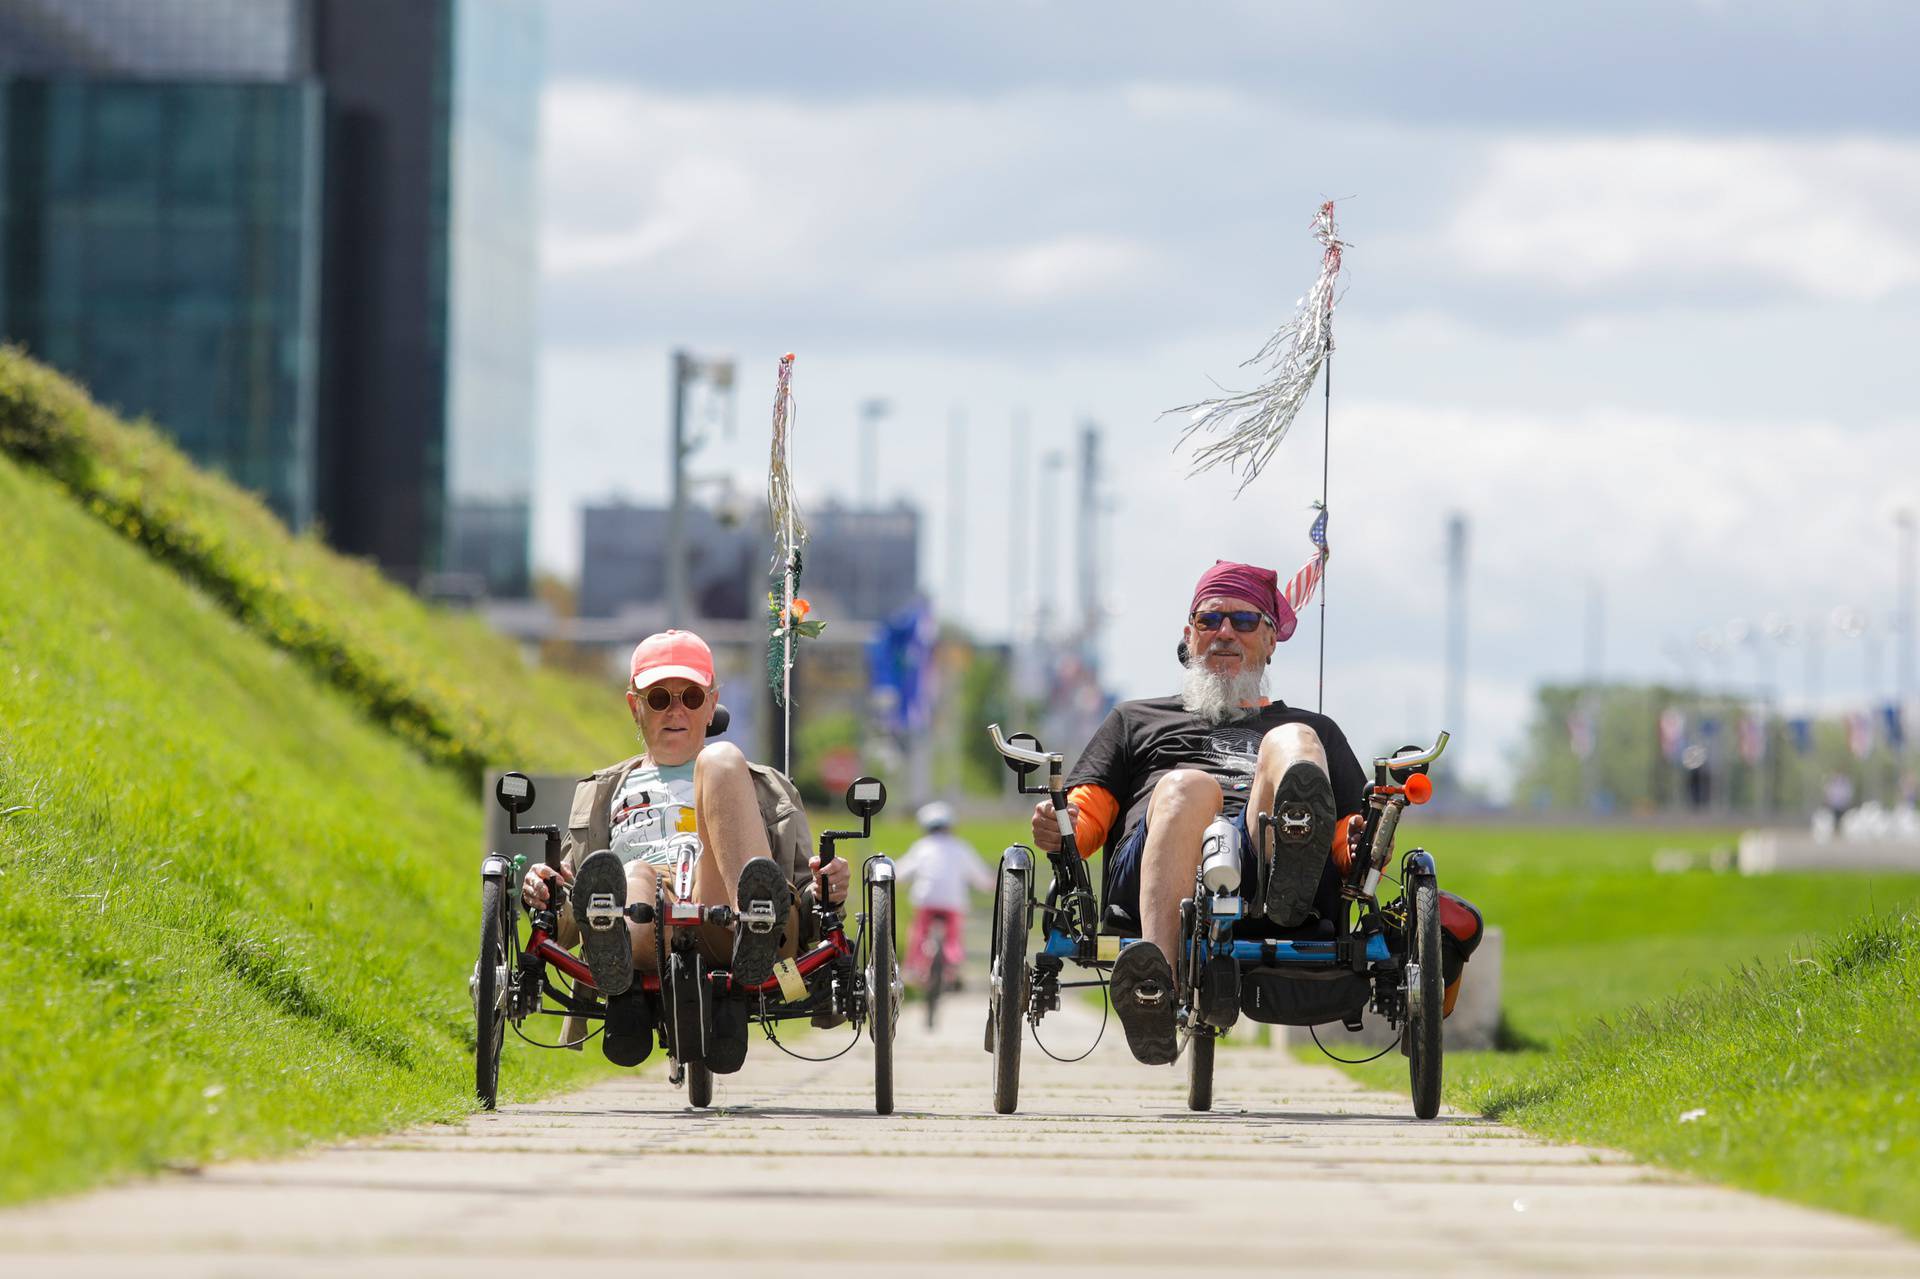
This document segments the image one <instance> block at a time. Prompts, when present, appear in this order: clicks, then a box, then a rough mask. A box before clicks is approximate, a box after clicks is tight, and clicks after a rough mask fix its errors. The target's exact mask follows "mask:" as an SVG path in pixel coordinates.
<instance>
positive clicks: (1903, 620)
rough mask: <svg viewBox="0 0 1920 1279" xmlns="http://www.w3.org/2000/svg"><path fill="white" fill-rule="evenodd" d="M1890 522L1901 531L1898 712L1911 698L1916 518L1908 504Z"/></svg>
mask: <svg viewBox="0 0 1920 1279" xmlns="http://www.w3.org/2000/svg"><path fill="white" fill-rule="evenodd" d="M1893 523H1894V526H1895V527H1896V528H1898V529H1899V530H1900V652H1899V657H1898V661H1899V671H1900V677H1899V678H1900V683H1899V693H1900V713H1901V714H1902V715H1904V714H1906V713H1907V703H1908V702H1910V701H1912V700H1913V652H1914V616H1913V593H1914V581H1913V538H1914V526H1915V519H1914V513H1913V509H1912V508H1911V507H1905V508H1902V509H1901V510H1900V511H1898V512H1896V513H1895V514H1894V517H1893Z"/></svg>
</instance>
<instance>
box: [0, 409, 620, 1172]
mask: <svg viewBox="0 0 1920 1279" xmlns="http://www.w3.org/2000/svg"><path fill="white" fill-rule="evenodd" d="M109 425H111V424H109ZM141 447H142V448H143V449H144V448H145V447H146V446H145V445H144V444H143V445H142V446H141ZM143 456H144V458H145V461H146V462H147V463H151V465H152V468H153V469H152V471H151V472H150V473H149V480H148V481H147V482H151V483H154V484H159V483H160V480H159V479H158V478H154V477H155V476H158V475H160V474H162V473H164V474H165V475H167V476H172V475H173V468H174V467H175V466H176V465H177V460H176V459H174V458H172V457H171V456H169V455H168V454H167V453H165V452H164V451H158V450H156V451H152V452H149V453H146V454H144V455H143ZM189 489H190V490H191V491H190V495H189V496H185V497H181V498H180V499H178V500H179V501H181V502H182V503H198V502H205V503H207V505H206V506H205V507H203V508H201V509H199V510H197V512H196V513H195V516H194V518H195V519H196V520H199V521H201V522H203V523H207V524H217V523H218V522H219V521H220V520H222V519H225V518H227V517H228V516H229V515H233V514H234V508H233V495H232V494H231V493H230V492H229V491H227V490H224V489H222V488H220V487H219V486H213V487H212V488H208V487H207V485H206V484H205V483H203V482H202V481H200V480H193V481H192V483H191V484H190V485H189ZM257 515H258V512H257V511H256V512H249V511H247V510H246V509H244V506H242V507H240V508H239V510H238V516H237V517H236V523H235V524H234V525H233V526H232V527H231V528H229V529H228V530H227V533H226V536H230V537H231V538H233V539H235V541H236V544H237V543H238V542H241V541H247V540H250V539H253V538H256V537H261V538H264V539H265V541H266V542H267V543H268V545H267V548H266V549H265V550H264V551H261V552H260V555H261V560H262V562H271V563H272V564H273V565H274V568H273V571H274V572H275V573H281V574H284V576H282V577H279V578H277V579H276V589H279V590H282V592H283V594H284V597H285V598H288V599H301V600H305V601H307V602H308V604H309V605H310V606H312V607H315V608H321V609H322V610H323V612H324V613H325V614H327V615H328V617H329V624H330V625H331V624H334V623H338V626H339V630H338V631H337V633H338V634H340V635H342V636H356V635H358V634H359V633H360V630H361V629H362V628H365V629H367V630H369V631H375V630H378V631H381V632H382V635H383V638H382V639H381V640H380V644H379V652H380V653H381V654H382V657H381V658H380V659H379V660H380V661H381V662H384V663H386V665H385V667H384V669H387V670H389V671H391V672H396V673H400V674H404V673H405V672H408V671H413V670H425V671H431V670H436V669H437V670H439V671H440V672H442V673H443V674H444V676H445V677H446V679H447V680H448V682H449V683H450V684H454V685H455V686H456V687H458V686H464V685H465V684H467V683H468V682H469V681H468V680H467V679H466V678H465V677H464V676H463V672H470V671H475V670H477V671H478V672H480V674H479V675H478V677H477V678H476V679H474V680H473V681H472V682H473V683H474V684H475V685H476V686H477V687H478V688H479V689H481V690H482V691H484V692H486V693H487V694H488V695H489V696H491V695H493V694H494V693H501V694H502V695H503V697H505V696H506V695H507V694H511V693H512V691H513V690H512V689H511V688H507V687H503V686H508V685H512V684H513V683H514V682H515V681H516V680H519V679H527V680H528V682H529V683H530V684H531V685H532V686H533V687H535V688H539V687H550V686H551V683H550V682H549V681H548V680H546V679H545V677H529V676H528V675H527V673H526V672H525V671H524V670H523V669H521V668H520V664H519V659H518V656H517V654H514V653H513V652H512V651H511V650H510V649H508V650H507V651H505V652H504V653H502V652H500V651H499V650H500V649H501V648H502V647H503V646H501V645H498V644H492V645H491V646H490V645H489V644H488V643H486V642H483V641H482V640H481V638H480V637H478V636H474V635H472V634H471V633H470V632H469V630H468V628H466V627H464V626H462V625H448V624H446V622H445V620H444V619H441V618H438V617H437V616H435V615H431V614H429V613H428V612H427V611H426V610H422V609H419V608H418V607H417V606H414V605H411V604H410V603H408V602H401V601H396V600H395V599H394V598H393V596H394V595H395V594H396V593H395V592H393V591H392V589H391V588H388V587H385V586H383V585H380V584H378V583H377V582H375V581H373V580H372V579H371V578H370V576H368V575H366V574H365V573H364V572H363V570H361V569H360V568H358V567H357V566H352V565H341V564H339V563H337V562H328V561H326V560H325V559H323V558H322V556H323V552H322V551H321V550H320V548H318V547H317V546H315V545H314V544H312V543H309V542H305V541H301V540H299V539H291V538H288V537H286V535H285V534H284V533H280V534H279V535H278V541H277V542H275V541H273V536H272V530H271V529H267V530H266V531H265V532H264V533H263V532H262V531H261V529H260V528H259V527H257V526H256V525H255V524H254V523H253V521H254V520H255V518H256V517H257ZM124 534H125V530H120V531H119V532H114V531H110V530H109V529H108V528H106V527H104V526H103V525H102V523H101V521H100V519H99V518H98V515H97V512H91V511H89V510H87V509H86V508H85V507H83V506H81V505H78V504H76V503H75V502H74V501H73V500H72V496H71V490H70V487H69V488H64V489H63V486H62V484H61V483H59V482H56V481H55V480H54V479H52V478H50V477H49V476H47V475H45V474H41V473H36V472H34V471H29V470H26V469H23V468H21V467H20V466H17V465H15V464H14V463H13V462H11V461H9V460H8V459H7V458H5V457H0V546H4V547H5V548H6V557H5V564H4V566H3V567H0V917H4V918H5V919H6V921H7V923H8V931H9V935H8V938H7V943H8V944H7V945H6V946H5V947H4V948H0V1028H3V1029H0V1200H13V1199H20V1198H23V1197H28V1196H31V1195H36V1194H43V1193H52V1192H57V1191H63V1190H71V1189H75V1188H78V1187H81V1186H84V1185H87V1184H91V1183H94V1182H98V1181H101V1180H104V1179H109V1178H112V1177H115V1176H119V1175H124V1174H127V1173H131V1172H135V1171H139V1170H145V1169H152V1168H156V1167H159V1166H162V1165H166V1164H173V1163H181V1162H185V1163H192V1162H196V1161H200V1160H205V1159H213V1158H219V1157H226V1156H237V1155H243V1154H256V1153H262V1152H266V1151H273V1150H280V1149H285V1148H288V1147H290V1146H292V1145H295V1144H297V1143H300V1142H303V1141H306V1140H309V1139H314V1138H324V1137H332V1136H336V1135H339V1134H344V1133H353V1132H365V1131H372V1130H376V1129H382V1128H387V1127H391V1126H393V1125H396V1124H399V1123H402V1122H406V1121H411V1120H416V1119H420V1118H423V1117H429V1116H439V1115H452V1114H455V1113H458V1112H460V1111H462V1110H464V1109H466V1108H468V1106H469V1105H470V1104H471V1103H470V1101H469V1095H470V1091H471V1058H470V1055H469V1054H470V1051H471V1042H472V1028H471V1026H472V1022H471V1014H470V1012H469V1004H468V999H467V992H466V977H467V973H468V971H469V970H470V968H471V966H472V963H473V954H474V947H475V944H476V940H477V939H476V935H475V934H476V922H477V921H476V916H477V914H478V909H477V901H478V891H477V889H478V884H477V880H478V876H477V875H476V873H475V872H476V870H477V868H478V861H479V857H478V854H479V852H480V849H479V840H480V820H481V813H480V808H479V803H478V800H479V796H478V794H477V788H476V787H475V786H474V785H472V784H471V783H470V782H469V781H468V779H467V778H466V776H465V775H464V772H465V770H464V769H463V768H460V767H449V766H448V762H449V761H450V760H452V759H454V757H453V756H450V755H448V754H447V753H446V752H434V751H423V750H422V749H420V741H419V739H417V738H413V739H406V738H403V737H401V736H398V735H395V734H394V733H392V732H390V731H388V730H387V728H386V726H385V725H383V724H382V723H381V722H379V721H378V720H374V719H370V718H369V716H368V713H367V712H368V708H367V705H366V703H364V702H363V701H361V700H359V699H358V698H356V697H354V696H351V695H350V694H347V693H343V690H342V689H341V688H340V686H339V685H338V684H336V683H335V682H334V681H333V680H331V679H329V678H328V677H327V675H326V674H325V673H324V672H322V671H320V670H318V669H316V668H315V667H314V666H312V665H311V664H309V663H308V662H307V661H306V660H304V659H303V657H302V656H301V655H299V654H298V653H296V652H294V651H292V650H291V649H289V648H286V647H276V646H275V645H274V644H272V643H269V642H265V641H264V640H263V638H262V636H261V634H260V632H259V630H258V629H257V619H253V618H246V619H240V618H236V617H235V616H234V614H233V613H232V612H231V611H230V607H229V602H228V601H227V600H226V599H225V598H223V597H222V596H221V595H220V594H219V593H218V592H217V591H216V590H213V589H210V588H196V587H194V586H190V585H188V584H187V583H186V582H183V581H182V579H181V577H180V576H179V575H177V574H176V573H175V572H173V571H170V569H169V568H168V567H164V566H163V565H162V564H161V563H157V562H156V561H155V559H154V558H152V557H151V556H150V555H148V554H147V553H146V551H147V549H148V547H147V546H146V545H145V544H144V543H142V542H141V541H140V540H139V539H137V538H134V539H130V538H129V537H128V536H125V535H124ZM322 602H323V603H322ZM388 628H391V629H388ZM591 694H592V690H590V689H588V690H585V691H580V690H575V691H573V692H571V693H569V694H567V695H566V700H568V701H569V702H570V703H571V704H573V705H577V706H581V707H584V706H586V705H588V704H589V703H590V701H591ZM458 695H464V694H449V695H448V696H449V698H450V699H453V698H455V697H456V696H458ZM517 696H518V697H519V709H518V710H516V711H515V715H516V717H521V716H523V717H524V718H515V719H514V720H513V721H511V728H512V732H511V733H506V732H504V731H503V733H502V734H501V741H502V742H506V743H507V747H508V748H510V749H512V750H514V751H515V752H516V753H515V755H514V756H511V757H512V758H516V759H520V760H526V761H528V762H529V763H532V764H534V765H535V766H546V767H559V768H572V767H583V766H585V765H588V764H592V763H595V762H599V761H601V760H603V759H605V758H611V757H613V756H615V755H616V754H618V753H620V752H621V751H623V750H624V749H625V739H626V737H627V733H626V732H625V731H624V730H623V729H622V728H621V720H620V718H619V716H618V715H617V714H613V713H611V712H609V713H608V714H607V715H606V717H605V720H606V722H605V726H604V729H600V728H598V727H594V728H589V726H587V725H586V724H585V722H584V715H582V716H581V717H579V722H568V721H567V720H566V718H565V717H559V718H558V719H556V718H554V717H550V716H546V715H544V714H541V713H537V708H536V707H534V706H532V705H529V704H527V698H528V696H529V695H527V694H524V693H522V694H519V695H517ZM506 700H512V699H511V698H507V699H506ZM454 704H456V702H455V701H454V700H449V701H448V702H447V703H446V705H448V706H452V705H454ZM613 709H614V710H617V709H618V708H617V707H616V708H613ZM502 722H503V723H506V722H507V721H505V720H503V721H502ZM508 739H511V740H510V741H509V740H508ZM470 749H471V744H470ZM489 749H491V747H489ZM436 758H437V759H439V760H440V761H441V762H438V763H436V762H434V760H435V759H436ZM596 1058H597V1054H592V1055H587V1056H584V1057H583V1056H577V1055H575V1054H568V1053H547V1054H537V1053H533V1052H531V1051H525V1050H523V1051H520V1052H518V1053H517V1054H516V1056H515V1058H514V1060H513V1061H512V1062H511V1063H510V1068H509V1070H508V1072H507V1076H506V1079H505V1081H504V1082H505V1084H506V1086H507V1088H508V1090H509V1091H510V1092H518V1093H521V1094H525V1093H528V1092H530V1091H533V1090H536V1089H541V1088H545V1087H549V1086H551V1085H552V1084H554V1083H556V1082H558V1081H559V1080H561V1079H563V1078H565V1077H568V1076H570V1075H572V1074H576V1073H578V1072H580V1071H582V1070H585V1069H590V1068H592V1066H593V1064H594V1061H595V1059H596Z"/></svg>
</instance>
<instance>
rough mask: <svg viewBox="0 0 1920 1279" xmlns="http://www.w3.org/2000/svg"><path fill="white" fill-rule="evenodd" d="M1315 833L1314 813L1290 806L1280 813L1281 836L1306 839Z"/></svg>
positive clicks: (1285, 838)
mask: <svg viewBox="0 0 1920 1279" xmlns="http://www.w3.org/2000/svg"><path fill="white" fill-rule="evenodd" d="M1312 834H1313V814H1312V813H1311V812H1309V811H1308V810H1306V809H1304V808H1289V809H1287V810H1285V811H1284V812H1282V813H1281V814H1280V838H1282V839H1284V840H1289V841H1297V840H1302V839H1306V838H1307V837H1308V836H1310V835H1312Z"/></svg>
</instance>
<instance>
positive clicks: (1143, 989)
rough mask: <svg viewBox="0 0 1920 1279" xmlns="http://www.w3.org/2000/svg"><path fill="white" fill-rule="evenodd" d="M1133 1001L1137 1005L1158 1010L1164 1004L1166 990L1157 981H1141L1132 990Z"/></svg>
mask: <svg viewBox="0 0 1920 1279" xmlns="http://www.w3.org/2000/svg"><path fill="white" fill-rule="evenodd" d="M1133 999H1134V1002H1135V1003H1137V1004H1145V1005H1146V1006H1147V1007H1149V1008H1158V1007H1159V1006H1160V1005H1161V1004H1163V1003H1165V1002H1166V999H1167V988H1166V987H1165V986H1162V985H1161V984H1160V983H1159V982H1157V981H1143V982H1141V983H1140V984H1139V985H1138V986H1135V987H1134V988H1133Z"/></svg>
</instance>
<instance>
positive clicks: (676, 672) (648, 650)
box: [633, 631, 713, 689]
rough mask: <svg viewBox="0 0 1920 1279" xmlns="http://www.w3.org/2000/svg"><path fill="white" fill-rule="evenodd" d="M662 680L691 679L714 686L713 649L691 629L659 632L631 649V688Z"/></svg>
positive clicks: (707, 685)
mask: <svg viewBox="0 0 1920 1279" xmlns="http://www.w3.org/2000/svg"><path fill="white" fill-rule="evenodd" d="M663 679H690V680H692V681H693V682H694V683H696V684H699V685H700V686H702V687H703V688H712V687H713V650H712V649H710V648H708V647H707V642H706V641H705V640H703V639H701V638H700V637H699V636H698V635H695V634H694V633H693V632H692V631H661V632H660V633H659V634H658V635H649V636H647V637H646V638H645V639H643V640H641V641H640V643H639V644H638V645H637V646H636V647H635V648H634V650H633V687H634V688H636V689H641V688H651V687H653V686H654V685H655V684H658V683H659V682H660V681H661V680H663Z"/></svg>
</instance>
